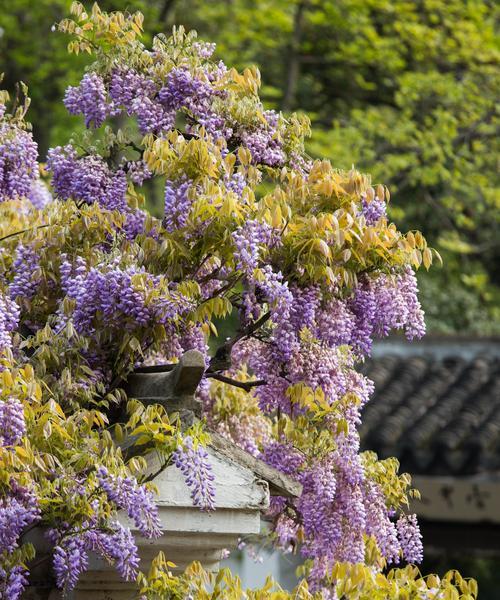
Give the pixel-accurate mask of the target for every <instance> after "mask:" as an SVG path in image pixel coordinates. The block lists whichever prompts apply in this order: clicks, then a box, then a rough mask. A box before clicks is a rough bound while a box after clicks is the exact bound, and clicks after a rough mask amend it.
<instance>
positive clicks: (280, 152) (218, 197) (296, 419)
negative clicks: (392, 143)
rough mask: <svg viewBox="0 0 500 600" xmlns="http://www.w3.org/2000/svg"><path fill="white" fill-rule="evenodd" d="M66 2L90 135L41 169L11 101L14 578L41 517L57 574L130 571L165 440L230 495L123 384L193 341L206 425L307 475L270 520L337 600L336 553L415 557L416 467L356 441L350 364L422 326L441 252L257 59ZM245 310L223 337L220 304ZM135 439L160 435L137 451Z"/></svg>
mask: <svg viewBox="0 0 500 600" xmlns="http://www.w3.org/2000/svg"><path fill="white" fill-rule="evenodd" d="M72 10H73V16H72V18H71V19H67V20H65V21H63V22H62V23H60V24H59V27H58V28H59V30H60V31H62V32H65V33H68V34H71V35H73V37H72V40H71V42H70V50H72V51H74V52H83V51H88V52H89V53H91V54H93V55H94V56H95V58H96V61H95V63H93V64H92V65H90V66H89V67H88V69H87V71H86V72H85V74H84V75H83V77H82V79H81V82H80V83H79V85H77V86H74V87H69V88H68V90H67V92H66V95H65V97H64V104H65V106H66V108H67V109H68V111H69V112H70V113H71V114H74V115H82V116H83V119H84V121H85V126H86V127H87V128H88V131H87V132H86V133H85V134H84V135H81V136H80V138H79V139H78V140H77V141H75V140H72V141H71V142H68V143H67V144H66V145H64V146H61V147H56V148H53V149H51V150H50V151H49V153H48V156H47V164H46V169H45V170H42V171H40V168H39V165H38V162H37V148H36V144H35V142H34V141H33V137H32V135H31V132H30V130H29V126H28V125H27V124H26V122H25V121H24V116H25V111H21V112H19V110H17V111H14V112H10V111H9V110H8V105H9V103H8V98H7V97H6V95H5V94H4V95H2V96H1V98H0V266H1V273H0V351H1V353H2V354H1V357H0V369H1V371H0V377H1V384H0V386H1V387H0V472H1V473H2V476H1V477H0V506H1V507H2V510H1V512H0V596H1V597H5V598H8V599H9V600H16V599H17V598H20V597H21V594H22V591H23V590H24V589H25V587H26V585H27V584H28V571H27V569H26V564H29V562H30V560H32V556H31V555H32V552H33V549H32V547H31V546H30V545H29V542H28V541H26V540H25V539H24V536H25V534H26V532H27V531H28V530H29V529H30V528H32V527H36V526H40V527H42V526H43V528H44V529H45V530H46V532H47V533H46V535H47V541H48V542H47V543H48V544H49V545H50V546H51V548H52V559H51V560H52V568H53V573H54V582H55V585H57V586H59V587H61V588H63V589H65V590H66V591H69V590H71V589H73V588H74V587H75V586H76V585H77V583H78V579H79V576H80V575H81V574H82V573H83V572H84V571H85V570H86V568H87V566H88V557H89V553H91V552H96V553H97V554H100V555H101V556H102V557H104V558H105V559H106V560H108V561H109V562H111V563H113V564H115V566H116V568H117V570H118V571H119V573H120V574H121V575H122V576H123V578H124V579H127V580H134V579H135V578H136V577H137V576H138V573H139V569H140V564H139V559H138V554H137V547H136V543H135V541H134V537H133V535H132V533H131V531H130V530H129V529H127V528H126V527H124V525H123V524H121V523H120V521H119V520H118V517H117V513H118V511H120V510H121V511H124V512H125V513H126V514H127V515H128V516H129V518H130V519H131V520H132V521H133V522H134V524H135V528H136V530H137V532H139V533H140V534H141V535H143V536H146V537H148V536H149V537H157V536H160V535H161V528H162V525H161V522H160V520H159V517H158V511H157V508H156V506H155V502H154V495H153V492H152V491H151V489H150V488H149V487H148V486H147V485H146V484H144V483H143V482H142V478H143V476H144V473H145V464H144V463H145V461H144V458H143V457H144V455H146V454H147V453H148V452H150V451H151V450H152V449H156V450H158V451H159V452H160V453H161V455H162V456H163V457H164V458H165V462H166V464H175V465H176V466H177V467H178V468H179V469H180V470H181V471H182V473H183V474H184V475H185V477H186V483H187V484H188V486H189V487H190V489H191V493H192V499H193V503H194V504H195V505H197V506H199V507H200V508H202V509H205V510H213V509H214V508H215V497H216V487H215V486H216V484H215V482H214V477H213V475H212V473H211V467H210V461H209V456H208V454H207V453H206V451H205V450H204V448H203V441H206V434H204V433H203V432H202V429H201V428H200V427H199V425H196V426H195V427H194V429H192V430H188V431H184V432H182V430H181V426H180V425H179V424H176V423H172V422H171V421H170V419H169V416H168V414H167V413H166V411H165V410H164V409H162V407H160V406H153V407H148V408H147V409H146V407H144V406H142V405H141V403H139V402H137V401H134V400H133V399H129V401H128V402H127V401H126V399H125V392H124V391H123V382H124V380H125V379H126V377H127V375H128V374H129V373H130V372H131V371H132V370H133V369H134V368H135V367H136V366H138V365H140V364H141V363H148V364H151V363H152V362H154V361H162V362H165V361H167V362H168V361H170V362H175V361H176V360H178V359H179V357H180V356H181V355H182V353H183V352H185V351H186V350H190V349H193V348H195V349H197V350H199V351H200V352H202V353H203V354H204V356H205V361H206V365H207V369H206V372H205V377H204V380H203V382H202V384H201V386H200V389H199V399H200V402H201V403H202V405H203V410H204V419H205V422H206V424H207V425H208V426H209V427H210V428H212V429H215V430H217V431H218V432H220V433H222V435H224V436H226V437H228V438H229V439H230V440H232V441H233V442H235V443H237V444H238V445H240V446H241V447H242V448H244V449H245V450H247V451H248V452H251V453H252V454H253V455H254V456H256V457H258V458H260V459H261V460H263V461H265V462H266V463H268V464H269V465H271V466H272V467H275V468H276V469H278V470H280V471H282V472H283V473H285V474H287V475H289V476H291V477H293V478H295V479H297V480H298V481H300V483H301V484H302V486H303V492H302V495H301V497H300V498H298V499H296V500H291V499H286V498H273V500H272V503H271V507H270V509H269V515H268V516H269V518H270V520H271V522H272V531H271V534H270V535H271V537H272V538H273V540H274V541H275V543H276V544H277V545H278V546H280V547H281V548H283V549H284V550H285V551H291V550H295V549H298V551H300V552H301V553H302V554H303V556H304V558H305V559H306V572H307V576H308V580H309V583H310V585H311V586H312V590H313V591H314V590H316V591H317V593H319V594H324V597H325V598H326V597H330V596H329V594H330V592H331V590H332V589H333V587H334V586H335V583H336V579H335V575H334V573H335V572H336V571H335V568H336V565H338V564H340V563H353V564H355V563H363V564H365V563H367V564H369V565H370V566H371V567H373V569H375V571H380V570H381V569H382V568H383V567H384V566H385V565H386V564H396V565H397V564H399V563H401V562H402V561H408V562H419V561H420V560H421V559H422V542H421V536H420V533H419V529H418V524H417V522H416V518H415V516H414V515H413V514H408V509H407V506H408V501H409V497H410V496H411V490H410V480H409V477H408V476H406V475H399V474H398V472H397V464H396V462H395V461H391V460H389V461H379V460H378V459H377V457H376V456H375V455H373V454H371V453H362V452H360V443H359V434H358V426H359V423H360V414H361V409H362V407H363V406H364V405H365V404H366V402H368V401H369V397H370V394H371V392H372V390H373V384H372V382H371V381H369V380H368V379H366V378H365V377H364V376H362V375H361V374H359V373H358V372H357V370H356V365H357V364H358V363H359V362H360V361H362V360H364V358H365V357H366V356H368V355H369V354H370V351H371V347H372V344H373V340H374V338H376V337H382V336H386V335H388V334H389V332H390V331H392V330H394V329H400V330H403V331H404V332H405V334H406V336H407V337H408V339H410V340H411V339H413V338H414V337H421V336H422V335H423V334H424V332H425V325H424V319H423V313H422V310H421V307H420V304H419V301H418V289H417V283H416V277H415V272H414V270H415V269H416V268H418V267H419V266H420V264H421V263H423V264H424V265H425V266H426V267H429V265H430V263H431V262H432V258H433V251H432V250H431V249H429V248H428V247H427V246H426V243H425V240H424V239H423V237H422V236H421V235H420V233H418V232H410V233H408V234H402V233H401V232H399V231H398V230H397V228H396V226H395V225H394V224H392V223H391V222H390V221H389V219H388V216H387V203H388V201H389V192H388V190H387V189H386V188H385V187H384V186H383V185H372V183H371V181H370V179H369V177H368V176H365V175H363V174H360V173H358V172H357V171H354V170H352V171H350V172H341V171H337V170H335V169H334V168H333V167H332V166H331V165H330V163H328V162H327V161H321V160H312V159H311V158H310V157H308V156H307V155H306V154H305V152H304V137H305V136H307V135H309V126H308V121H307V119H306V118H305V117H301V116H297V115H289V116H285V115H282V114H280V113H278V112H276V111H273V110H265V109H264V107H263V105H262V103H261V101H260V99H259V96H258V89H259V85H260V76H259V73H258V71H257V70H256V69H247V70H246V71H244V72H243V73H238V72H236V71H235V70H234V69H229V68H227V67H226V66H225V65H224V64H223V63H222V62H216V61H215V60H213V59H212V55H213V53H214V51H215V47H214V45H213V44H206V43H202V42H199V41H198V40H197V38H196V35H195V34H194V33H189V34H186V33H185V32H184V31H183V30H182V28H179V29H176V30H174V33H173V35H172V36H171V37H170V38H167V37H165V36H158V37H156V38H154V40H153V42H152V46H151V47H150V48H147V47H146V46H144V45H143V43H142V42H141V40H140V31H141V28H142V16H141V15H138V14H136V15H122V14H121V13H111V14H106V13H103V12H101V11H100V10H99V8H98V7H97V6H95V7H94V9H93V10H92V12H91V13H87V12H86V11H85V10H84V8H83V6H81V5H79V4H78V3H75V4H74V5H73V9H72ZM116 117H119V119H116ZM113 119H115V120H114V121H113ZM116 123H119V124H120V125H119V126H117V125H116ZM109 124H112V126H111V125H109ZM95 130H99V133H98V135H99V136H100V138H99V142H98V143H97V142H96V139H97V138H96V137H95V136H96V133H95ZM41 172H42V175H43V176H44V179H43V180H42V179H41V176H40V173H41ZM151 179H156V180H158V181H159V182H164V192H163V196H162V204H163V216H162V218H156V217H154V216H153V214H152V213H154V211H152V213H150V211H149V210H148V209H147V208H146V207H147V206H148V203H147V201H146V204H145V194H146V189H147V188H146V187H143V185H144V183H145V182H148V181H149V180H151ZM262 184H265V185H262ZM148 189H149V188H148ZM149 206H151V204H149ZM229 317H231V318H232V319H233V322H234V319H236V320H237V323H236V325H234V327H233V333H232V334H231V335H230V336H229V337H227V339H223V338H222V337H219V336H218V334H217V330H216V326H215V323H214V321H215V320H216V319H218V320H219V321H220V320H221V319H224V318H229ZM210 337H212V339H213V341H214V344H213V345H212V351H211V350H210V349H209V348H210V346H209V343H208V342H209V338H210ZM213 348H215V350H213ZM124 415H125V416H124ZM152 431H154V432H156V434H158V432H160V433H161V432H163V433H162V434H161V435H159V434H158V435H153V434H151V432H152ZM126 436H130V437H133V436H135V437H136V438H137V437H138V436H139V437H141V438H142V439H141V444H140V445H137V447H135V449H134V452H133V453H132V454H131V455H130V456H128V455H127V453H126V452H124V451H122V448H121V446H120V443H119V442H120V439H122V438H123V437H126ZM148 436H149V437H148ZM203 436H205V437H203ZM4 473H5V476H4ZM49 499H50V501H49ZM332 593H333V592H332ZM332 597H333V596H332Z"/></svg>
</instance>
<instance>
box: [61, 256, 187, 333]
mask: <svg viewBox="0 0 500 600" xmlns="http://www.w3.org/2000/svg"><path fill="white" fill-rule="evenodd" d="M64 258H65V257H63V262H62V264H61V286H62V289H63V291H64V292H65V293H66V295H67V296H68V297H69V298H72V299H73V300H74V301H75V309H74V312H73V314H72V320H73V324H74V326H75V329H76V330H77V331H78V332H80V333H82V334H85V335H91V334H92V333H93V332H94V331H95V326H96V318H97V317H98V316H100V318H102V319H104V322H106V324H107V326H108V327H113V326H115V327H118V328H123V327H127V328H129V329H131V330H132V329H135V328H138V327H146V326H153V325H154V324H156V323H163V324H166V323H168V322H169V320H173V319H174V318H176V317H177V316H178V315H179V314H182V313H183V312H185V311H187V310H188V309H189V308H190V306H191V304H190V303H189V302H188V301H187V300H186V299H185V298H183V297H182V296H180V295H179V294H175V293H174V292H172V293H171V294H168V295H166V294H165V293H164V294H163V295H161V296H160V297H159V298H158V299H157V300H156V301H147V289H149V290H154V289H155V288H159V287H160V286H161V285H162V282H161V277H156V276H153V275H151V274H149V273H146V271H145V270H144V269H138V268H136V267H127V268H121V267H120V266H119V265H118V263H117V262H115V263H114V264H113V263H112V264H110V265H108V266H104V265H103V266H102V267H92V268H90V269H89V268H88V267H87V264H86V262H85V260H84V259H82V258H81V257H77V258H76V260H75V263H74V265H72V264H71V263H70V262H68V261H67V260H64ZM135 276H139V277H141V278H144V280H143V282H144V283H145V284H146V286H147V288H146V289H145V288H140V287H139V286H138V285H135V284H134V277H135Z"/></svg>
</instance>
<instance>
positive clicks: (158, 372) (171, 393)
mask: <svg viewBox="0 0 500 600" xmlns="http://www.w3.org/2000/svg"><path fill="white" fill-rule="evenodd" d="M204 372H205V360H204V358H203V355H202V354H201V352H198V351H197V350H188V351H187V352H186V353H184V354H183V355H182V357H181V358H180V360H179V362H178V363H176V364H167V365H154V366H151V367H141V368H139V369H137V370H136V371H135V372H134V373H132V374H131V375H130V376H129V378H128V380H127V384H126V386H125V388H126V391H127V394H128V395H129V396H130V397H132V398H137V399H138V400H140V401H141V402H142V403H143V404H146V405H148V404H162V405H163V406H164V407H165V408H166V409H167V411H168V412H169V413H173V412H178V413H179V414H180V416H181V419H182V420H184V421H185V422H186V424H190V423H192V421H193V419H194V418H196V417H199V416H200V414H201V406H200V402H199V401H198V400H196V398H195V396H194V395H195V392H196V389H197V388H198V385H199V383H200V381H201V379H202V377H203V374H204ZM209 432H210V437H211V441H210V444H209V447H210V448H211V449H212V450H213V451H215V452H216V453H217V454H218V455H220V456H221V457H224V458H225V459H226V460H229V461H231V462H232V463H233V464H238V465H240V466H242V467H245V468H246V469H249V470H251V471H253V472H254V474H255V475H256V476H257V477H259V478H260V479H261V480H263V481H266V482H267V483H268V486H269V491H270V494H271V496H285V497H288V498H296V497H298V496H300V493H301V491H302V486H301V485H300V483H298V482H297V481H295V480H293V479H292V478H291V477H288V476H286V475H284V474H283V473H281V472H280V471H278V470H277V469H274V468H272V467H270V466H269V465H267V464H266V463H264V462H263V461H261V460H259V459H257V458H255V457H254V456H252V455H251V454H249V453H248V452H246V451H245V450H243V449H242V448H240V447H239V446H237V445H236V444H233V443H232V442H230V441H229V440H227V439H226V438H224V437H222V436H221V435H220V434H218V433H217V432H215V431H213V430H210V429H209Z"/></svg>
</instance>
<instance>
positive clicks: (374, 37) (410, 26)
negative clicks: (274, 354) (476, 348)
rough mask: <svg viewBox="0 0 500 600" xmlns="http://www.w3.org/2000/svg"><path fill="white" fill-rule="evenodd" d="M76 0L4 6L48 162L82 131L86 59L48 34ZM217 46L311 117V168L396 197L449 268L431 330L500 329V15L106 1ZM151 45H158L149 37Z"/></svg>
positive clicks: (497, 11) (0, 45)
mask: <svg viewBox="0 0 500 600" xmlns="http://www.w3.org/2000/svg"><path fill="white" fill-rule="evenodd" d="M69 4H70V2H69V0H68V1H66V0H38V2H28V0H10V2H9V10H8V11H2V12H1V14H0V28H1V31H0V72H1V71H5V73H6V87H7V88H10V89H11V91H12V89H13V86H14V82H15V81H17V80H23V81H25V82H26V83H27V84H28V85H29V86H30V93H31V95H32V97H33V105H32V111H31V114H30V120H31V121H32V122H33V123H34V124H35V136H36V138H37V140H38V142H39V144H40V149H41V152H42V156H43V153H44V152H45V151H46V150H47V148H48V146H49V145H54V144H57V143H59V142H60V141H61V140H62V139H65V138H67V135H66V134H67V131H68V129H74V128H75V127H80V121H79V119H73V118H72V117H70V116H68V115H67V114H65V112H64V109H63V108H62V105H61V104H60V99H61V97H62V96H63V93H64V88H65V87H66V85H67V84H71V83H75V82H76V73H77V72H78V71H79V70H80V68H81V65H82V62H85V60H87V59H86V58H85V57H79V60H76V61H75V59H74V57H73V58H71V59H70V58H68V55H67V53H66V40H65V39H64V38H63V37H62V36H60V35H55V34H51V31H50V29H51V25H52V24H53V23H54V22H55V21H57V20H59V19H60V18H61V17H62V16H63V15H64V14H66V13H67V9H68V7H69ZM100 4H101V6H102V8H103V9H105V10H113V9H120V10H124V9H128V10H130V11H132V10H141V11H142V12H143V13H144V14H145V17H146V23H147V24H148V26H149V28H150V30H149V31H151V32H152V31H159V30H163V31H166V32H168V31H169V30H170V29H171V27H172V25H173V24H174V23H176V24H183V25H185V26H186V27H187V28H195V29H197V30H198V31H199V33H200V36H201V37H203V38H205V39H207V40H209V41H215V42H217V43H218V53H219V54H220V56H224V58H225V60H226V61H227V62H228V63H233V64H235V65H236V66H238V67H240V68H241V67H245V66H248V65H249V64H251V63H256V64H257V65H260V66H262V67H263V72H264V80H263V89H262V94H261V95H262V97H263V98H264V100H265V101H266V102H267V104H268V105H269V106H270V107H273V108H278V109H282V110H285V111H288V110H292V109H294V110H297V109H299V110H304V111H306V112H307V113H308V114H309V115H310V116H311V117H312V120H313V124H314V126H315V129H314V131H315V134H314V136H313V138H312V141H311V143H310V145H309V152H310V154H311V155H312V156H320V155H322V156H327V157H330V158H331V160H332V162H333V164H334V165H335V166H337V167H340V168H348V167H350V166H351V165H352V164H354V165H355V166H356V167H358V168H360V169H361V170H363V171H368V172H371V173H372V175H373V180H374V181H375V182H378V181H379V179H382V177H383V179H384V182H385V183H387V184H388V185H389V187H390V189H391V192H392V193H393V195H394V194H397V197H398V202H397V205H398V208H397V210H396V209H394V211H393V213H392V217H393V218H394V219H395V220H396V221H397V223H398V224H399V225H400V226H401V227H402V228H403V229H404V228H406V227H409V226H412V227H416V228H418V229H420V230H422V231H423V233H424V234H425V235H426V237H427V239H428V241H429V243H430V244H431V245H434V246H435V247H436V248H437V249H438V250H439V251H440V253H441V254H442V255H443V257H444V260H445V267H444V268H443V269H439V268H436V269H433V271H432V272H431V274H427V273H424V274H423V275H422V276H421V287H422V292H423V302H424V307H425V309H426V312H427V313H428V325H429V328H430V329H431V330H433V331H438V332H450V331H457V330H458V331H461V332H464V331H469V332H475V333H480V334H494V333H500V307H499V306H500V193H499V188H500V185H499V175H498V174H499V166H500V146H499V141H498V139H499V138H498V133H499V115H500V108H499V103H498V97H499V92H500V36H499V35H498V29H497V28H498V23H499V21H500V5H499V4H498V3H497V2H496V1H495V0H290V1H287V2H285V1H283V0H130V1H129V2H125V1H124V0H121V1H120V0H114V1H113V0H104V1H102V2H101V3H100ZM146 35H149V34H148V33H147V34H146Z"/></svg>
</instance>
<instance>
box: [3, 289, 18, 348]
mask: <svg viewBox="0 0 500 600" xmlns="http://www.w3.org/2000/svg"><path fill="white" fill-rule="evenodd" d="M19 315H20V312H19V306H18V305H17V304H16V302H14V300H12V299H11V298H9V297H8V296H7V295H4V294H3V293H2V292H1V291H0V352H2V351H3V350H6V349H9V348H11V346H12V332H13V331H14V330H15V329H16V328H17V325H18V323H19Z"/></svg>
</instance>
